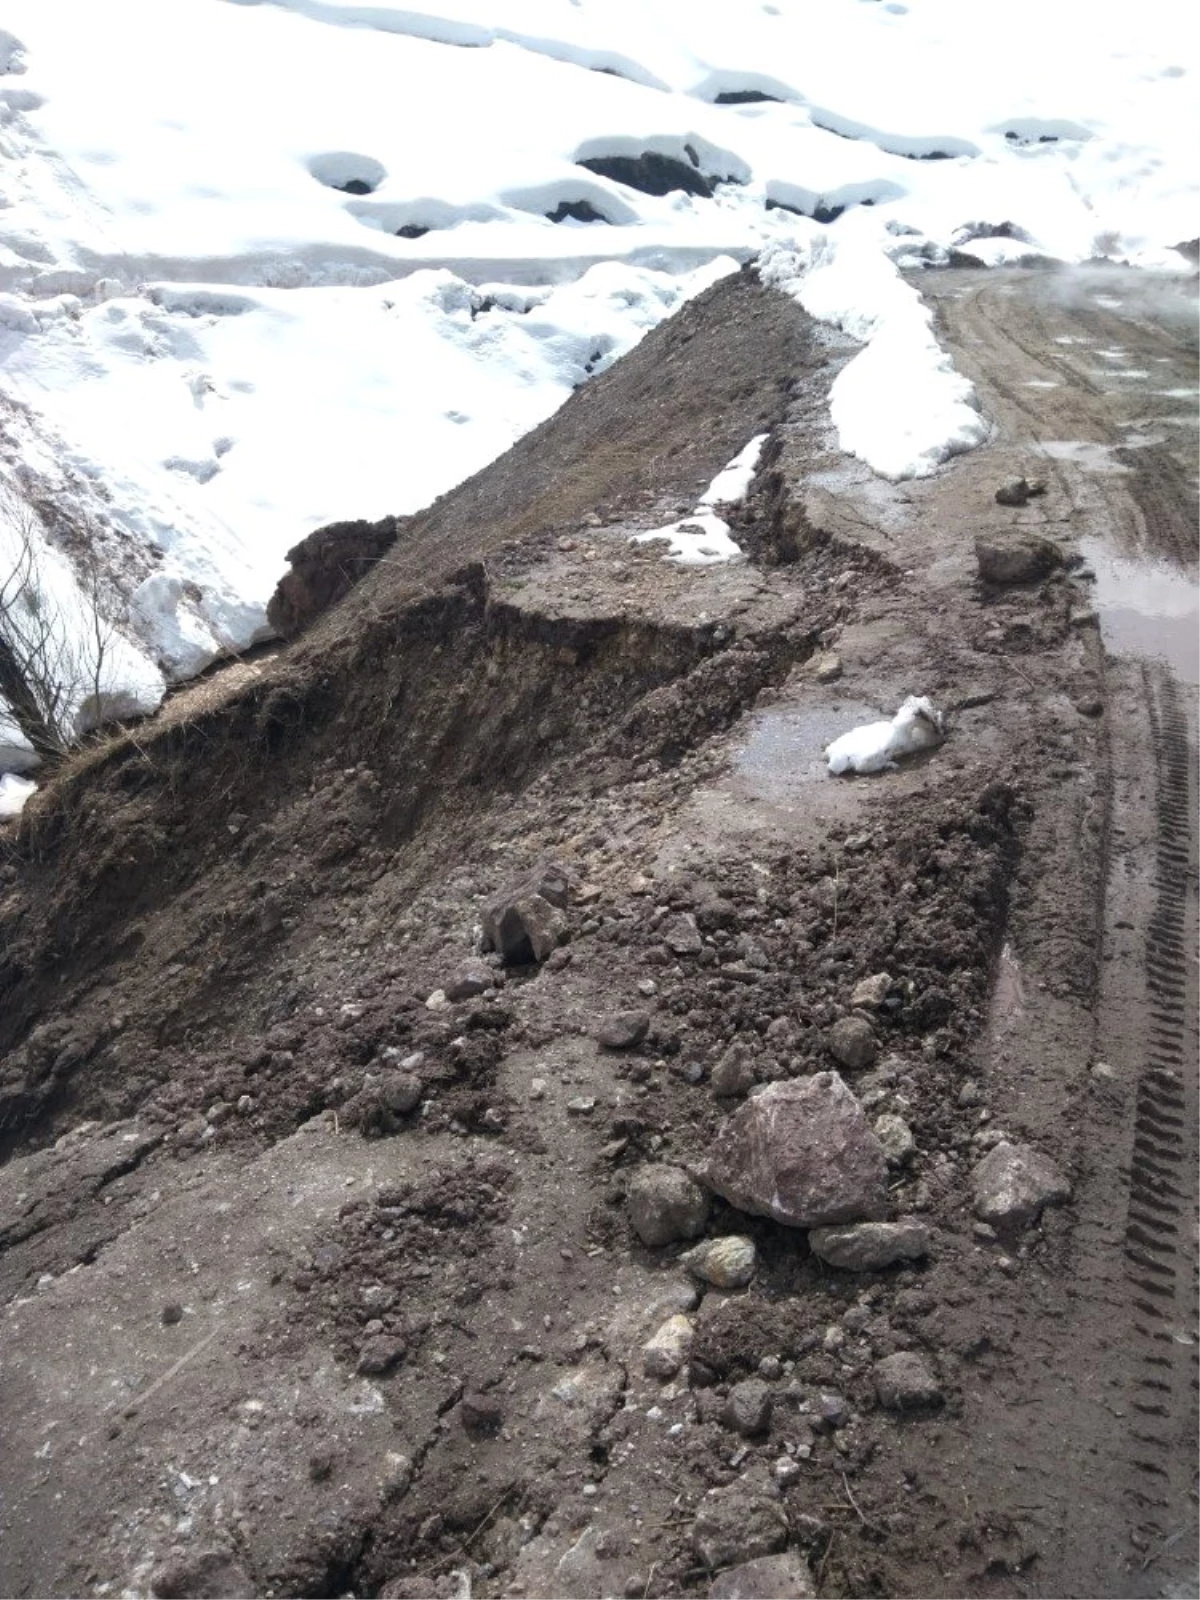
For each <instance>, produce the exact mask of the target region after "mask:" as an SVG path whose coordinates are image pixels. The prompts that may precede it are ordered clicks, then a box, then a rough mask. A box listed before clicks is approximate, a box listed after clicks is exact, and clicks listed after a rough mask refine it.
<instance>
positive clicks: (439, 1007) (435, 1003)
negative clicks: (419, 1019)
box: [425, 989, 450, 1011]
mask: <svg viewBox="0 0 1200 1600" xmlns="http://www.w3.org/2000/svg"><path fill="white" fill-rule="evenodd" d="M449 1004H450V1002H449V1000H447V999H446V991H445V990H444V989H435V990H434V991H433V993H432V994H431V995H430V996H429V998H428V999H427V1000H426V1002H425V1009H426V1011H444V1010H445V1009H446V1007H447V1006H448V1005H449Z"/></svg>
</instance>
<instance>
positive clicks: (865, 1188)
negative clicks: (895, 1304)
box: [708, 1072, 888, 1228]
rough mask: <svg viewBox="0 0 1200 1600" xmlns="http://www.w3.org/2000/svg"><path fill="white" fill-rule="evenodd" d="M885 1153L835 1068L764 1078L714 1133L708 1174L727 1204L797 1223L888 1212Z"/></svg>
mask: <svg viewBox="0 0 1200 1600" xmlns="http://www.w3.org/2000/svg"><path fill="white" fill-rule="evenodd" d="M887 1171H888V1169H887V1161H886V1159H885V1157H884V1153H883V1148H882V1146H881V1145H880V1143H879V1141H878V1139H876V1137H875V1135H874V1134H873V1133H872V1132H871V1130H870V1128H869V1127H868V1126H867V1119H866V1117H865V1116H864V1115H863V1110H862V1107H861V1106H860V1105H859V1103H858V1101H857V1099H856V1098H855V1097H854V1095H853V1094H852V1093H851V1092H850V1090H849V1089H848V1088H847V1087H846V1085H845V1083H844V1082H843V1081H842V1079H841V1078H840V1077H839V1076H838V1074H837V1073H836V1072H818V1073H816V1074H814V1075H813V1076H812V1077H810V1078H794V1079H788V1080H785V1081H783V1082H780V1083H771V1084H768V1085H767V1086H766V1087H765V1088H763V1089H759V1090H758V1091H757V1093H755V1094H753V1095H751V1096H750V1098H749V1099H748V1100H746V1101H744V1102H743V1104H742V1105H741V1106H739V1107H738V1109H737V1110H736V1111H735V1112H734V1113H733V1115H732V1116H731V1117H730V1118H729V1119H728V1120H727V1121H726V1123H725V1125H724V1127H722V1128H721V1130H720V1132H719V1133H718V1134H717V1138H716V1143H715V1146H714V1150H713V1155H712V1159H711V1161H710V1162H709V1168H708V1182H709V1184H710V1186H711V1187H712V1188H713V1189H715V1190H716V1192H717V1193H718V1194H719V1195H721V1196H722V1197H723V1198H724V1199H726V1200H728V1201H729V1203H730V1205H732V1206H736V1207H737V1209H738V1210H739V1211H748V1212H750V1213H751V1214H752V1215H755V1216H766V1217H773V1218H774V1220H775V1221H776V1222H782V1223H785V1224H787V1225H788V1226H790V1227H795V1228H819V1227H824V1226H827V1225H830V1224H833V1223H841V1222H857V1221H860V1220H863V1219H867V1218H875V1217H881V1216H885V1215H886V1214H887V1209H888V1196H887Z"/></svg>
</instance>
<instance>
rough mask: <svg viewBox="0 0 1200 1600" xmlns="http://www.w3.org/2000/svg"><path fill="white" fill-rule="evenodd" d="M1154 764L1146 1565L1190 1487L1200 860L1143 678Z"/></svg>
mask: <svg viewBox="0 0 1200 1600" xmlns="http://www.w3.org/2000/svg"><path fill="white" fill-rule="evenodd" d="M1142 682H1143V688H1144V692H1145V703H1146V705H1147V707H1148V708H1149V713H1150V722H1151V732H1152V737H1153V745H1154V750H1155V752H1156V762H1157V790H1158V794H1157V817H1156V825H1157V837H1156V841H1155V850H1154V877H1153V894H1154V904H1153V910H1152V913H1151V916H1150V919H1149V923H1148V925H1147V929H1146V939H1145V982H1146V991H1147V997H1148V1001H1149V1005H1148V1011H1149V1017H1150V1026H1149V1028H1148V1030H1147V1034H1146V1041H1145V1055H1144V1061H1143V1064H1142V1067H1141V1071H1140V1075H1139V1080H1138V1085H1137V1092H1136V1101H1135V1109H1134V1128H1133V1150H1132V1160H1131V1170H1130V1181H1129V1204H1128V1208H1127V1212H1126V1222H1125V1241H1124V1249H1125V1259H1126V1267H1127V1272H1128V1277H1129V1283H1130V1289H1131V1298H1132V1305H1133V1311H1134V1318H1133V1330H1134V1334H1135V1338H1136V1349H1134V1350H1132V1351H1131V1352H1130V1354H1131V1357H1132V1370H1131V1374H1130V1412H1131V1420H1130V1427H1129V1437H1130V1443H1131V1446H1132V1448H1131V1450H1130V1455H1129V1459H1130V1463H1131V1466H1132V1468H1133V1481H1132V1483H1131V1484H1130V1486H1129V1491H1128V1493H1129V1499H1130V1502H1131V1507H1132V1510H1133V1516H1134V1523H1135V1532H1134V1534H1133V1542H1134V1543H1135V1545H1136V1546H1137V1547H1138V1548H1139V1549H1141V1550H1143V1551H1144V1552H1145V1566H1146V1567H1149V1566H1150V1565H1151V1563H1152V1562H1153V1561H1155V1560H1156V1559H1157V1554H1158V1553H1159V1552H1161V1551H1163V1550H1165V1549H1166V1548H1167V1547H1168V1545H1169V1544H1170V1543H1172V1542H1173V1541H1174V1539H1175V1537H1176V1535H1177V1533H1178V1530H1179V1528H1180V1527H1181V1526H1184V1527H1186V1526H1187V1523H1188V1520H1189V1514H1190V1513H1189V1498H1190V1496H1191V1495H1192V1494H1193V1493H1194V1488H1195V1468H1194V1453H1193V1448H1192V1447H1193V1446H1194V1441H1195V1437H1196V1426H1197V1386H1198V1373H1200V1368H1198V1360H1197V1355H1198V1348H1197V1340H1196V1326H1197V1310H1198V1304H1197V1302H1198V1296H1197V1281H1198V1280H1197V1264H1196V1250H1195V1244H1196V1222H1197V1214H1196V1191H1195V1168H1196V1123H1197V1106H1196V1099H1197V1094H1196V1071H1195V1063H1196V994H1195V966H1194V963H1191V962H1190V960H1189V958H1190V957H1191V956H1192V955H1193V953H1194V951H1195V949H1196V925H1195V911H1196V851H1195V843H1196V841H1195V833H1194V829H1193V826H1192V816H1193V803H1194V797H1193V794H1192V773H1193V770H1194V752H1193V749H1192V740H1191V737H1190V731H1189V724H1188V717H1187V714H1186V711H1185V709H1184V706H1183V705H1182V703H1181V697H1180V693H1179V690H1178V688H1177V686H1176V684H1175V682H1174V680H1173V679H1171V678H1170V677H1169V676H1168V675H1167V674H1166V673H1165V672H1162V671H1156V670H1153V669H1151V668H1150V667H1148V666H1144V667H1143V669H1142Z"/></svg>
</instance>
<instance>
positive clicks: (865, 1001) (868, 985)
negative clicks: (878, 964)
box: [850, 972, 892, 1011]
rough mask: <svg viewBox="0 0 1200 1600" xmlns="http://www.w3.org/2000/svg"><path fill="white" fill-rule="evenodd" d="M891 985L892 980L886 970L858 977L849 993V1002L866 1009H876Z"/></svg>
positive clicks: (884, 998) (886, 995) (885, 997)
mask: <svg viewBox="0 0 1200 1600" xmlns="http://www.w3.org/2000/svg"><path fill="white" fill-rule="evenodd" d="M891 987H892V980H891V978H890V977H889V976H888V974H887V973H886V972H876V973H873V974H872V975H871V976H870V977H869V978H860V979H859V981H858V982H857V983H856V984H855V985H854V989H853V992H852V993H851V995H850V1004H851V1005H852V1006H863V1007H865V1008H866V1010H868V1011H878V1010H879V1007H880V1006H881V1005H882V1004H883V1002H884V1001H885V1000H886V999H887V997H888V991H889V989H890V988H891Z"/></svg>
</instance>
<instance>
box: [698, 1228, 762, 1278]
mask: <svg viewBox="0 0 1200 1600" xmlns="http://www.w3.org/2000/svg"><path fill="white" fill-rule="evenodd" d="M679 1261H680V1265H681V1266H684V1267H686V1268H687V1270H688V1271H689V1272H690V1273H692V1274H693V1275H694V1276H695V1277H697V1278H700V1279H701V1280H702V1281H703V1282H705V1283H711V1284H712V1286H713V1288H714V1289H744V1288H745V1286H746V1285H747V1284H748V1283H749V1282H750V1279H751V1278H752V1277H753V1276H754V1269H755V1268H756V1266H757V1265H758V1252H757V1250H756V1249H755V1247H754V1240H753V1239H747V1238H746V1237H745V1235H744V1234H740V1233H730V1234H727V1235H726V1236H725V1237H724V1238H723V1239H706V1240H705V1241H704V1243H703V1244H698V1245H696V1247H695V1248H694V1249H692V1250H689V1251H687V1252H686V1254H684V1255H682V1256H680V1258H679Z"/></svg>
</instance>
